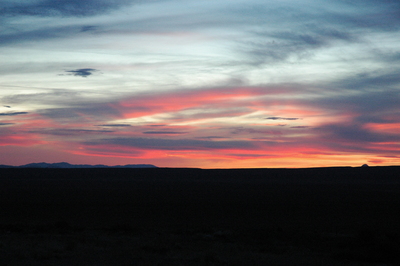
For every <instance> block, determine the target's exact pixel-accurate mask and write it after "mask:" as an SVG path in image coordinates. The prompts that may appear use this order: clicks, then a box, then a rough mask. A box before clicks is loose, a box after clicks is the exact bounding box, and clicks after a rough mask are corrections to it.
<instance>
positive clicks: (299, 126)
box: [290, 126, 310, 128]
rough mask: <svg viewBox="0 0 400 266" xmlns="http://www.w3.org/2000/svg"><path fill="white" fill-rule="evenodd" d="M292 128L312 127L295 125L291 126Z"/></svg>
mask: <svg viewBox="0 0 400 266" xmlns="http://www.w3.org/2000/svg"><path fill="white" fill-rule="evenodd" d="M290 128H310V127H309V126H294V127H290Z"/></svg>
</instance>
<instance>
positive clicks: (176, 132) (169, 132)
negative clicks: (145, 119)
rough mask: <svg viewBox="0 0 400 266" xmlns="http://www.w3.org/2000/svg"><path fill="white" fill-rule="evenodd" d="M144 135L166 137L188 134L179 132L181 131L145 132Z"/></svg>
mask: <svg viewBox="0 0 400 266" xmlns="http://www.w3.org/2000/svg"><path fill="white" fill-rule="evenodd" d="M142 133H143V134H165V135H179V134H186V133H187V132H179V131H144V132H142Z"/></svg>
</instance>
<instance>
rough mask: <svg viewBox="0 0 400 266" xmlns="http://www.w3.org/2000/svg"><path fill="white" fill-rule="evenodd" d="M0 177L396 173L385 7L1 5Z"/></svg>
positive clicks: (215, 0)
mask: <svg viewBox="0 0 400 266" xmlns="http://www.w3.org/2000/svg"><path fill="white" fill-rule="evenodd" d="M0 104H1V105H0V164H9V165H22V164H26V163H32V162H48V163H53V162H69V163H73V164H107V165H122V164H142V163H147V164H154V165H156V166H160V167H201V168H243V167H246V168H247V167H324V166H360V165H362V164H364V163H367V164H368V165H370V166H374V165H399V164H400V2H399V1H397V0H351V1H350V0H329V1H328V0H319V1H318V0H305V1H294V0H283V1H268V0H204V1H201V0H196V1H195V0H147V1H145V0H113V1H111V0H84V1H83V0H1V2H0Z"/></svg>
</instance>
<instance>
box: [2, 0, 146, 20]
mask: <svg viewBox="0 0 400 266" xmlns="http://www.w3.org/2000/svg"><path fill="white" fill-rule="evenodd" d="M134 2H140V1H134V0H113V1H109V0H85V1H81V0H36V1H34V0H31V1H24V2H20V1H16V2H15V3H12V2H5V3H3V4H0V15H9V16H16V15H28V16H66V17H81V16H93V15H97V14H102V13H106V12H108V11H111V10H114V9H117V8H121V7H123V6H125V5H128V4H131V3H134Z"/></svg>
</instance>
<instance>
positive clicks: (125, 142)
mask: <svg viewBox="0 0 400 266" xmlns="http://www.w3.org/2000/svg"><path fill="white" fill-rule="evenodd" d="M84 144H86V145H89V146H91V145H118V146H128V147H135V148H140V149H160V150H209V149H235V148H246V149H253V148H256V147H255V146H254V144H253V143H251V142H249V141H209V140H193V139H153V138H112V139H103V140H99V141H87V142H85V143H84Z"/></svg>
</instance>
